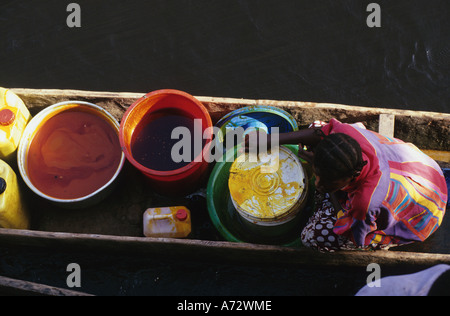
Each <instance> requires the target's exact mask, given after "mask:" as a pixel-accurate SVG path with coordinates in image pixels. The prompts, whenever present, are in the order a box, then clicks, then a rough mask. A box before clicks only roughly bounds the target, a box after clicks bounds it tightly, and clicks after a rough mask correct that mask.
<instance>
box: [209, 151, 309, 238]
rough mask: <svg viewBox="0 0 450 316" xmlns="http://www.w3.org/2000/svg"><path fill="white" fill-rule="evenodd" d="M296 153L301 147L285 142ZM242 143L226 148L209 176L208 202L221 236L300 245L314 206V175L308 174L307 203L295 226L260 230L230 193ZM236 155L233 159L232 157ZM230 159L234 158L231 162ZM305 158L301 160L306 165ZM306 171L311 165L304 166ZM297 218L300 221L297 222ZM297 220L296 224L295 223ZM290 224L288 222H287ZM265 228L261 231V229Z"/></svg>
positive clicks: (212, 217) (212, 219) (215, 225)
mask: <svg viewBox="0 0 450 316" xmlns="http://www.w3.org/2000/svg"><path fill="white" fill-rule="evenodd" d="M283 147H286V148H288V149H289V150H291V151H292V152H293V153H294V154H295V153H296V152H297V151H298V146H293V145H285V146H283ZM238 151H239V147H236V148H234V149H231V150H229V151H227V152H226V157H225V159H223V161H222V162H218V163H216V165H215V167H214V169H213V170H212V172H211V175H210V177H209V182H208V187H207V194H206V197H207V205H208V213H209V216H210V218H211V221H212V223H213V225H214V227H215V228H216V229H217V231H218V232H219V233H220V234H221V236H222V237H223V238H224V239H225V240H227V241H231V242H251V243H260V244H270V245H283V246H301V245H302V242H301V238H300V232H301V229H302V225H303V224H304V223H306V221H307V220H308V218H309V216H310V215H309V211H310V210H312V208H313V205H314V199H313V197H312V194H311V193H312V192H313V191H314V190H311V188H312V187H313V186H314V179H313V178H311V176H310V173H309V172H307V173H308V178H309V188H310V190H309V193H308V198H307V203H306V205H305V207H304V208H303V209H302V210H301V211H300V212H299V213H298V215H297V216H298V220H297V219H296V220H295V221H294V222H291V226H292V227H281V229H280V227H277V226H275V227H269V226H267V227H258V226H256V228H257V229H256V230H257V232H255V230H253V227H251V223H249V222H248V221H247V220H245V219H243V218H242V216H240V215H239V213H238V211H237V210H236V208H235V206H234V204H233V202H232V200H231V195H230V190H229V184H228V183H229V178H230V168H231V165H232V164H233V162H234V159H236V158H237V157H238V154H237V153H238ZM233 158H234V159H233ZM230 161H231V162H230ZM305 163H306V162H303V161H302V164H303V165H304V166H305ZM305 169H306V170H307V171H308V170H309V169H308V168H305ZM297 221H298V223H297ZM294 223H295V224H294ZM288 226H289V225H288ZM261 229H262V230H263V232H261V231H260V230H261Z"/></svg>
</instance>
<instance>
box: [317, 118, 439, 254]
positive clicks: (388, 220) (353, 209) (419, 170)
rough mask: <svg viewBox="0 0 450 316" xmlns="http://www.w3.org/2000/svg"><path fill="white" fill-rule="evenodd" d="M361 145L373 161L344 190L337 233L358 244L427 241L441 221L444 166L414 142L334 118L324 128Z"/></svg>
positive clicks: (369, 160) (335, 229)
mask: <svg viewBox="0 0 450 316" xmlns="http://www.w3.org/2000/svg"><path fill="white" fill-rule="evenodd" d="M322 131H323V132H324V133H325V134H326V135H329V134H331V133H344V134H347V135H349V136H351V137H353V138H354V139H355V140H356V141H357V142H358V143H359V144H360V145H361V149H362V152H363V159H364V160H366V161H367V162H368V164H367V165H366V166H365V167H364V168H363V170H362V172H361V175H360V176H359V177H358V178H357V179H356V180H355V181H354V182H353V183H352V184H351V185H349V186H348V187H345V188H344V189H343V191H344V192H346V193H347V198H346V199H345V200H343V201H341V202H342V205H343V209H342V210H341V211H340V212H339V213H338V214H337V221H336V223H335V226H334V229H333V231H334V232H335V233H336V234H338V235H343V236H346V237H347V238H350V239H351V240H352V241H353V242H354V243H355V244H356V245H357V246H369V245H390V244H405V243H410V242H414V241H424V240H425V239H427V238H428V237H429V236H430V235H431V234H432V233H434V232H435V231H436V230H437V229H438V227H439V226H440V225H441V223H442V220H443V217H444V214H445V208H446V203H447V185H446V182H445V178H444V176H443V173H442V170H441V168H440V167H439V166H438V164H437V163H436V162H435V161H434V160H432V159H431V158H430V157H428V156H427V155H425V154H424V153H422V152H421V151H420V150H419V149H418V148H417V147H416V146H414V145H413V144H409V143H405V142H403V141H401V140H398V139H395V138H394V139H391V138H387V137H384V136H382V135H380V134H378V133H375V132H373V131H369V130H367V129H365V128H362V127H361V125H360V124H352V125H350V124H343V123H341V122H339V121H337V120H335V119H332V120H331V121H330V122H329V124H327V125H326V126H324V127H323V128H322Z"/></svg>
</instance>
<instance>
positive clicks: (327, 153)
mask: <svg viewBox="0 0 450 316" xmlns="http://www.w3.org/2000/svg"><path fill="white" fill-rule="evenodd" d="M320 133H321V134H322V135H321V137H322V140H321V141H320V142H319V143H318V145H317V146H316V148H315V150H314V161H313V164H314V168H315V170H316V172H318V173H319V174H320V176H321V177H324V178H326V179H328V180H330V181H333V180H338V179H343V178H347V177H349V178H355V177H357V176H359V175H360V174H361V170H362V169H363V167H364V166H365V165H366V164H367V161H364V160H363V158H362V151H361V146H360V145H359V143H358V142H357V141H356V140H355V139H353V138H352V137H350V136H348V135H346V134H342V133H336V134H330V135H328V136H325V134H323V133H322V131H320Z"/></svg>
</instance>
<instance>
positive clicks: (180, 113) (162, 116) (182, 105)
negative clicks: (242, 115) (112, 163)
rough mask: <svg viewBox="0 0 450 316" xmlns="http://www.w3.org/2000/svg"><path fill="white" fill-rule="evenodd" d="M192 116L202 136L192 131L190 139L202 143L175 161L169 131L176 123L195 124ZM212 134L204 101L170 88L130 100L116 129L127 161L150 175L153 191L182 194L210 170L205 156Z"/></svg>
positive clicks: (200, 180)
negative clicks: (197, 150) (186, 159)
mask: <svg viewBox="0 0 450 316" xmlns="http://www.w3.org/2000/svg"><path fill="white" fill-rule="evenodd" d="M194 120H195V122H197V124H198V122H200V121H201V136H200V135H199V134H198V133H197V134H196V133H194V135H191V137H192V143H194V142H200V141H201V147H200V146H199V145H198V143H197V145H194V147H195V146H196V148H197V149H200V148H201V151H200V152H198V153H196V152H193V153H192V156H191V159H190V160H189V161H183V162H182V163H181V164H180V163H178V164H177V163H175V162H174V160H173V157H172V155H171V151H170V150H173V145H174V143H175V142H177V140H170V138H171V136H170V135H171V132H172V131H173V128H175V127H177V124H179V123H183V124H185V125H186V124H187V125H189V127H192V126H194V125H193V124H194V123H193V122H194ZM190 124H192V125H190ZM199 126H200V125H197V127H196V128H197V131H198V132H199V131H200V130H199V129H198V127H199ZM184 127H186V126H184ZM188 130H189V128H188ZM212 135H213V131H212V121H211V117H210V115H209V113H208V111H207V110H206V108H205V107H204V106H203V104H202V103H201V102H200V101H198V100H197V99H196V98H194V97H193V96H191V95H189V94H187V93H185V92H182V91H178V90H169V89H166V90H158V91H154V92H151V93H149V94H147V95H145V96H144V97H142V98H141V99H139V100H138V101H137V102H135V103H134V104H132V105H131V106H130V107H129V108H128V110H127V111H126V112H125V114H124V116H123V118H122V122H121V124H120V131H119V139H120V144H121V146H122V150H123V152H124V153H125V156H126V158H127V159H128V161H129V162H130V163H131V164H132V165H133V166H134V167H136V168H137V169H138V170H140V171H141V172H142V173H143V174H144V175H145V176H147V177H148V178H149V180H150V184H151V185H152V187H153V189H154V190H155V191H156V192H158V193H161V194H164V195H185V194H188V193H191V192H193V191H195V190H196V189H198V188H199V187H200V185H201V184H202V182H203V180H205V179H206V173H207V172H208V171H209V168H208V162H207V159H206V157H207V155H208V154H209V151H210V146H211V140H212ZM199 137H201V138H202V139H201V140H199V139H198V138H199ZM155 139H156V140H155Z"/></svg>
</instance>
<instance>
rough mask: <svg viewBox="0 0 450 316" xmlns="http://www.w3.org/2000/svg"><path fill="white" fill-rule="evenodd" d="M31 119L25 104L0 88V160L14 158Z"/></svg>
mask: <svg viewBox="0 0 450 316" xmlns="http://www.w3.org/2000/svg"><path fill="white" fill-rule="evenodd" d="M30 119H31V114H30V111H28V109H27V107H26V106H25V103H23V101H22V99H20V98H19V97H18V96H17V95H16V94H15V93H13V92H12V91H11V90H8V89H5V88H1V87H0V159H2V160H5V161H7V162H11V160H12V159H13V158H14V157H15V153H16V151H17V147H18V146H19V142H20V139H21V138H22V134H23V131H24V130H25V127H26V126H27V124H28V122H29V121H30Z"/></svg>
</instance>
